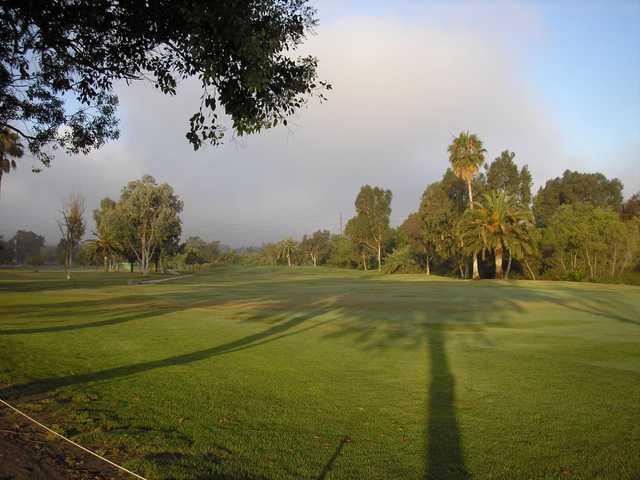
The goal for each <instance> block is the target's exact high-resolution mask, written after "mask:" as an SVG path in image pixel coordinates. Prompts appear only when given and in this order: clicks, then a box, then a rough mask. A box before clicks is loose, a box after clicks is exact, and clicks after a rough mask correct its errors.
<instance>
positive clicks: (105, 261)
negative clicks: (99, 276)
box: [104, 255, 109, 273]
mask: <svg viewBox="0 0 640 480" xmlns="http://www.w3.org/2000/svg"><path fill="white" fill-rule="evenodd" d="M108 271H109V263H108V259H107V256H106V255H105V256H104V272H105V273H107V272H108Z"/></svg>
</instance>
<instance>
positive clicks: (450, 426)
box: [425, 324, 469, 480]
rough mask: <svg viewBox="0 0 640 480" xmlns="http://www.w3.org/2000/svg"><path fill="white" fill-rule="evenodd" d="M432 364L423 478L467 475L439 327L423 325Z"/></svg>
mask: <svg viewBox="0 0 640 480" xmlns="http://www.w3.org/2000/svg"><path fill="white" fill-rule="evenodd" d="M426 338H427V344H428V347H429V360H430V365H431V372H430V377H431V379H430V380H429V379H427V381H430V385H429V404H428V406H427V410H428V411H427V418H428V419H429V420H428V421H429V423H428V427H427V452H426V471H425V479H426V480H441V479H452V480H456V479H466V478H469V474H468V472H467V469H466V466H465V463H464V452H463V449H462V439H461V437H460V428H459V426H458V419H457V417H456V411H455V407H454V401H455V379H454V377H453V375H452V374H451V370H450V369H449V361H448V359H447V353H446V351H445V341H444V335H443V332H442V327H441V325H439V324H434V325H432V326H429V327H428V328H427V329H426Z"/></svg>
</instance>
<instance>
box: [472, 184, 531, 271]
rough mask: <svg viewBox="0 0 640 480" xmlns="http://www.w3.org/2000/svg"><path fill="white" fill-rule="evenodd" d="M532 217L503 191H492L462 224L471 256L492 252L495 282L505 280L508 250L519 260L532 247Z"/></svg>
mask: <svg viewBox="0 0 640 480" xmlns="http://www.w3.org/2000/svg"><path fill="white" fill-rule="evenodd" d="M533 228H534V225H533V216H532V214H531V212H530V211H529V210H528V209H525V208H522V207H521V206H520V204H519V202H517V201H515V199H513V198H512V197H510V196H508V195H507V194H506V193H505V192H504V191H502V190H499V191H495V190H494V191H491V192H489V193H486V194H484V195H483V199H482V202H477V203H476V204H475V205H474V208H470V209H469V210H467V211H466V212H465V214H464V216H463V218H462V222H461V224H460V231H461V236H462V240H463V242H464V247H465V249H466V250H467V251H469V252H472V253H476V254H477V253H479V252H482V253H483V254H484V253H485V252H486V251H487V250H489V251H491V252H493V254H494V256H495V267H496V279H502V278H503V276H504V270H503V266H502V259H503V255H504V252H505V250H509V251H510V252H512V255H514V256H515V257H516V258H517V257H521V256H523V255H524V253H525V252H526V251H528V250H530V248H532V246H531V245H530V241H529V239H530V231H531V230H533Z"/></svg>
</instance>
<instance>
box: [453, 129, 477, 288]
mask: <svg viewBox="0 0 640 480" xmlns="http://www.w3.org/2000/svg"><path fill="white" fill-rule="evenodd" d="M448 152H449V162H450V163H451V168H452V169H453V173H455V174H456V176H458V177H459V178H461V179H463V180H464V181H465V183H466V184H467V195H468V196H469V208H470V209H473V189H472V188H471V184H472V182H473V179H474V177H475V176H476V175H477V174H478V171H479V170H480V167H481V166H482V165H483V164H484V154H485V153H486V150H485V149H484V148H483V146H482V141H481V140H480V139H479V138H478V137H477V136H476V135H475V134H470V133H469V132H461V133H460V134H459V135H458V136H457V137H456V138H454V140H453V142H452V143H451V145H449V148H448ZM479 278H480V272H479V271H478V257H477V254H475V253H474V254H473V279H474V280H477V279H479Z"/></svg>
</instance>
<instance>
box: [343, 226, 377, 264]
mask: <svg viewBox="0 0 640 480" xmlns="http://www.w3.org/2000/svg"><path fill="white" fill-rule="evenodd" d="M344 235H345V237H346V238H348V239H349V240H351V247H352V248H353V254H354V256H355V257H356V258H358V261H362V269H363V270H364V271H365V272H366V271H367V270H369V257H370V255H371V253H372V248H371V247H370V246H369V245H370V244H369V241H368V237H369V228H368V222H367V219H366V218H365V217H364V216H362V215H356V216H355V217H352V218H350V219H349V221H348V222H347V225H346V226H345V229H344Z"/></svg>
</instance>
